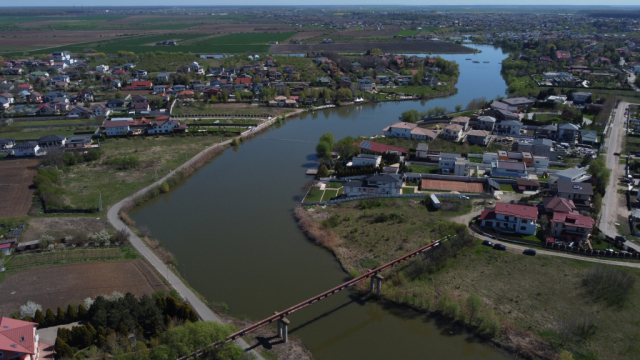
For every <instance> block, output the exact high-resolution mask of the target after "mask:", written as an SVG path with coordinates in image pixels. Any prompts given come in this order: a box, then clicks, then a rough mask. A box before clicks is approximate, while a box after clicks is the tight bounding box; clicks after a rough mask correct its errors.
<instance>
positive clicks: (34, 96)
mask: <svg viewBox="0 0 640 360" xmlns="http://www.w3.org/2000/svg"><path fill="white" fill-rule="evenodd" d="M29 101H30V102H42V95H41V94H40V93H39V92H37V91H33V92H32V93H31V94H29Z"/></svg>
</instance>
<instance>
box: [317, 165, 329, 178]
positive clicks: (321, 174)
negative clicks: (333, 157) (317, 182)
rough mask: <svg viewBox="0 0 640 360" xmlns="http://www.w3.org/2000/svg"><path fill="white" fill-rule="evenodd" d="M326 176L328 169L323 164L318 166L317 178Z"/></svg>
mask: <svg viewBox="0 0 640 360" xmlns="http://www.w3.org/2000/svg"><path fill="white" fill-rule="evenodd" d="M327 176H329V169H327V166H326V165H325V164H322V165H320V168H319V169H318V177H319V178H324V177H327Z"/></svg>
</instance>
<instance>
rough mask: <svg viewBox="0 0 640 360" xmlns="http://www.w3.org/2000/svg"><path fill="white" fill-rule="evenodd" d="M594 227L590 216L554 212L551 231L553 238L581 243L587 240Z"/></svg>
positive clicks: (593, 221)
mask: <svg viewBox="0 0 640 360" xmlns="http://www.w3.org/2000/svg"><path fill="white" fill-rule="evenodd" d="M594 225H595V220H593V218H592V217H591V216H584V215H578V214H573V213H566V212H554V213H553V219H552V220H551V231H552V233H553V237H554V238H558V239H562V240H564V241H578V242H581V241H584V240H587V238H588V237H589V233H590V232H591V229H593V226H594Z"/></svg>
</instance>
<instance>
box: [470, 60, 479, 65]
mask: <svg viewBox="0 0 640 360" xmlns="http://www.w3.org/2000/svg"><path fill="white" fill-rule="evenodd" d="M472 62H473V63H476V64H480V61H477V60H474V61H472Z"/></svg>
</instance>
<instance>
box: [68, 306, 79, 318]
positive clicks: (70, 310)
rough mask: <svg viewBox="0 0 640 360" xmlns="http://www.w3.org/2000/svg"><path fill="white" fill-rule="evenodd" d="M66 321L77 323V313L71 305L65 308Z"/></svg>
mask: <svg viewBox="0 0 640 360" xmlns="http://www.w3.org/2000/svg"><path fill="white" fill-rule="evenodd" d="M67 321H69V322H74V321H78V313H77V312H76V309H75V308H74V307H73V305H71V304H69V306H67Z"/></svg>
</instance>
